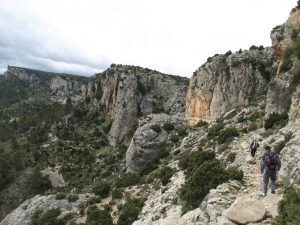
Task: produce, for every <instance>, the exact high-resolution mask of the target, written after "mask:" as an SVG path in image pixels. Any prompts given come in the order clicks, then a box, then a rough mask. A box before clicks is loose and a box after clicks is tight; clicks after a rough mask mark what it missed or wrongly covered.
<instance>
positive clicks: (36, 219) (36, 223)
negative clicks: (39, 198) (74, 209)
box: [31, 208, 65, 225]
mask: <svg viewBox="0 0 300 225" xmlns="http://www.w3.org/2000/svg"><path fill="white" fill-rule="evenodd" d="M60 213H61V211H60V209H59V208H56V209H50V210H49V211H47V212H45V213H42V212H41V211H36V212H35V213H34V214H33V215H32V218H31V225H47V224H49V225H50V224H51V225H63V224H65V222H64V221H63V220H62V219H58V218H57V217H58V216H59V215H60Z"/></svg>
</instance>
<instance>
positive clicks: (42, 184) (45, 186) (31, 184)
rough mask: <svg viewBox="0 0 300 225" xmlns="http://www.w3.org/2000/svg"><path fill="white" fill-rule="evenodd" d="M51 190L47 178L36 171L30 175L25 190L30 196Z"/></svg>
mask: <svg viewBox="0 0 300 225" xmlns="http://www.w3.org/2000/svg"><path fill="white" fill-rule="evenodd" d="M51 188H52V185H51V181H50V180H49V179H48V177H46V176H43V175H42V174H41V173H40V172H39V171H38V170H37V169H35V170H34V171H33V173H31V174H30V176H29V178H28V180H27V189H28V191H29V193H30V194H34V195H36V194H43V193H45V192H46V191H47V190H49V189H51Z"/></svg>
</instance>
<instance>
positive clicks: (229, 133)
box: [218, 127, 239, 144]
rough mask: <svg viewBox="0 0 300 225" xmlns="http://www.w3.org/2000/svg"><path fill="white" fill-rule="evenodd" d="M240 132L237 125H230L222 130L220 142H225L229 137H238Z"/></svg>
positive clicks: (219, 137)
mask: <svg viewBox="0 0 300 225" xmlns="http://www.w3.org/2000/svg"><path fill="white" fill-rule="evenodd" d="M238 136H239V132H238V130H237V129H236V128H235V127H229V128H226V129H224V130H221V131H220V133H219V136H218V143H219V144H223V143H225V142H226V140H228V139H229V138H232V137H238Z"/></svg>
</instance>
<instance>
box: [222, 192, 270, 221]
mask: <svg viewBox="0 0 300 225" xmlns="http://www.w3.org/2000/svg"><path fill="white" fill-rule="evenodd" d="M265 214H266V208H265V205H264V203H263V202H261V201H259V200H257V199H250V198H240V199H237V200H236V201H235V202H234V203H233V204H232V205H231V206H230V208H229V209H228V210H227V211H226V213H225V216H226V217H227V218H228V219H229V220H231V221H233V222H235V223H237V224H247V223H250V222H259V221H262V220H263V218H264V216H265Z"/></svg>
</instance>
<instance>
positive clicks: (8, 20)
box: [0, 0, 297, 77]
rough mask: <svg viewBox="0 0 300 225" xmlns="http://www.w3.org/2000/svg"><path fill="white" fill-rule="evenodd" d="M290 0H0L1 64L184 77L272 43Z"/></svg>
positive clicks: (83, 72) (1, 68) (0, 70)
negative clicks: (122, 68) (143, 70)
mask: <svg viewBox="0 0 300 225" xmlns="http://www.w3.org/2000/svg"><path fill="white" fill-rule="evenodd" d="M296 5H297V0H226V1H225V0H206V1H202V0H0V31H1V32H0V74H2V73H4V71H6V69H7V65H12V66H20V67H28V68H32V69H39V70H46V71H52V72H64V73H73V74H79V75H86V76H91V75H94V74H95V73H98V72H102V71H103V70H105V69H107V68H108V67H109V66H110V64H112V63H117V64H126V65H135V66H142V67H148V68H150V69H155V70H158V71H160V72H163V73H168V74H174V75H180V76H185V77H191V76H192V74H193V72H194V71H195V70H196V69H197V68H198V67H199V66H201V65H202V64H203V63H204V62H206V59H207V58H208V57H210V56H213V55H214V54H216V53H219V54H224V53H226V52H227V51H228V50H231V51H232V52H235V51H238V50H239V49H240V48H241V49H243V50H244V49H249V47H250V46H251V45H256V46H259V45H263V46H265V47H266V46H271V39H270V32H271V30H272V28H273V27H275V26H277V25H281V24H283V23H284V22H285V21H286V20H287V18H288V16H289V14H290V11H291V9H292V8H293V7H295V6H296Z"/></svg>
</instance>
